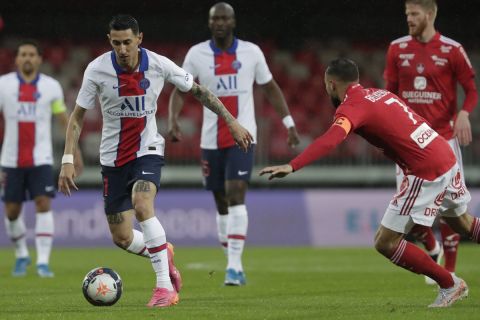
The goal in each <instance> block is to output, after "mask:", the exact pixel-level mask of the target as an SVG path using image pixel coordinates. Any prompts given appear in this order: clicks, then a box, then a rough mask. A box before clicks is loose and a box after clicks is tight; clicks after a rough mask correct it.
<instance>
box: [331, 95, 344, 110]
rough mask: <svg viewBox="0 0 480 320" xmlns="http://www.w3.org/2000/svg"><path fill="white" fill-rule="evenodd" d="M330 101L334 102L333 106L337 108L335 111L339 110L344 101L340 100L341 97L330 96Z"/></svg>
mask: <svg viewBox="0 0 480 320" xmlns="http://www.w3.org/2000/svg"><path fill="white" fill-rule="evenodd" d="M330 101H332V104H333V106H334V107H335V109H337V108H338V106H339V105H340V104H342V101H341V100H340V98H339V97H335V96H330Z"/></svg>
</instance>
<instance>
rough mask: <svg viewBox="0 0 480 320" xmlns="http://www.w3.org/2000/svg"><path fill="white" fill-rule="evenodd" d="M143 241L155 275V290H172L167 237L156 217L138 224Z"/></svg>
mask: <svg viewBox="0 0 480 320" xmlns="http://www.w3.org/2000/svg"><path fill="white" fill-rule="evenodd" d="M140 227H142V230H143V239H144V241H145V245H146V247H147V250H148V252H149V254H150V261H151V262H152V267H153V270H154V271H155V274H156V275H157V288H167V289H168V290H173V286H172V282H171V281H170V275H169V270H168V256H167V237H166V236H165V230H163V227H162V225H161V224H160V221H158V219H157V217H152V218H150V219H147V220H145V221H142V222H140Z"/></svg>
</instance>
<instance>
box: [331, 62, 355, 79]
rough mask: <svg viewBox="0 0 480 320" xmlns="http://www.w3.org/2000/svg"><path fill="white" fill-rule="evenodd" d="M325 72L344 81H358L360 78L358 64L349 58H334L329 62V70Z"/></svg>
mask: <svg viewBox="0 0 480 320" xmlns="http://www.w3.org/2000/svg"><path fill="white" fill-rule="evenodd" d="M325 72H326V73H327V74H328V75H330V76H334V77H336V78H338V80H340V81H344V82H353V81H358V78H359V73H358V67H357V64H356V63H355V62H353V61H352V60H350V59H347V58H337V59H335V60H333V61H332V62H330V63H329V65H328V67H327V71H325Z"/></svg>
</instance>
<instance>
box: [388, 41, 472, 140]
mask: <svg viewBox="0 0 480 320" xmlns="http://www.w3.org/2000/svg"><path fill="white" fill-rule="evenodd" d="M474 76H475V73H474V70H473V68H472V65H471V63H470V61H469V59H468V57H467V54H466V53H465V50H464V49H463V47H462V46H461V44H460V43H458V42H456V41H454V40H452V39H449V38H447V37H445V36H442V35H440V33H438V32H437V33H436V34H435V36H434V37H433V38H432V39H431V40H430V41H429V42H427V43H423V42H419V41H418V40H416V39H415V38H413V37H412V36H405V37H402V38H399V39H397V40H395V41H393V42H392V43H391V44H390V47H389V49H388V53H387V62H386V67H385V72H384V78H385V80H386V82H387V86H386V88H387V90H389V91H392V92H393V93H395V94H398V96H399V97H401V98H402V99H403V101H405V102H406V103H407V105H408V106H409V107H411V108H412V109H413V110H414V111H415V112H416V113H418V114H419V115H420V116H422V117H423V118H425V119H426V120H427V121H428V122H430V123H431V125H432V128H433V129H435V130H436V131H437V132H438V133H439V134H441V135H442V136H443V137H444V138H446V139H451V138H452V134H453V129H452V120H453V119H454V118H455V115H456V113H457V81H458V82H459V83H460V84H461V85H462V87H463V88H464V90H465V93H466V96H465V101H464V104H463V109H464V110H466V111H468V112H471V111H472V110H473V108H474V107H475V105H476V104H477V100H478V97H477V92H476V89H475V82H474Z"/></svg>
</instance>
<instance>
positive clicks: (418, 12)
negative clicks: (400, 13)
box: [384, 0, 478, 284]
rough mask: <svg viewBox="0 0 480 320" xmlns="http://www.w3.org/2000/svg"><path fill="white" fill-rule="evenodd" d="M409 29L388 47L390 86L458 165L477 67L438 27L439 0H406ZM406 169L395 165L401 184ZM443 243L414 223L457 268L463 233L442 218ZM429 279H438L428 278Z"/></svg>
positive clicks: (436, 255) (435, 253)
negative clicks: (441, 140)
mask: <svg viewBox="0 0 480 320" xmlns="http://www.w3.org/2000/svg"><path fill="white" fill-rule="evenodd" d="M405 9H406V11H405V13H406V16H407V23H408V30H409V35H408V36H405V37H402V38H399V39H397V40H394V41H393V42H392V43H391V44H390V47H389V49H388V53H387V63H386V67H385V72H384V78H385V80H386V89H387V90H389V91H391V92H393V93H395V94H398V96H399V97H401V98H402V99H403V101H405V102H406V103H407V104H408V106H409V107H411V108H412V109H413V110H414V111H415V112H416V113H418V114H419V115H421V116H422V117H424V118H425V119H426V120H427V121H428V122H429V123H430V124H431V125H432V128H433V129H434V130H435V131H437V132H438V133H439V134H440V135H441V136H442V137H444V138H445V139H446V140H447V141H448V142H449V144H450V146H451V148H452V150H453V152H454V154H455V156H456V158H457V163H458V165H459V166H460V173H461V178H462V181H464V173H463V167H462V153H461V150H460V146H459V145H464V146H466V145H468V144H469V143H470V142H471V140H472V131H471V128H470V120H469V118H468V116H469V114H470V112H472V110H473V109H474V107H475V106H476V104H477V101H478V94H477V90H476V88H475V81H474V70H473V68H472V65H471V63H470V61H469V59H468V57H467V54H466V53H465V50H464V49H463V47H462V46H461V45H460V44H459V43H458V42H456V41H454V40H452V39H450V38H447V37H445V36H443V35H441V34H440V33H439V32H437V31H436V30H435V27H434V22H435V17H436V13H437V4H436V1H435V0H406V1H405ZM457 81H458V82H459V83H460V85H461V86H462V87H463V90H464V91H465V99H464V101H463V106H462V109H461V110H460V111H459V112H458V113H457ZM403 179H404V176H403V173H402V171H401V170H399V169H398V168H397V189H400V186H401V184H402V180H403ZM440 231H441V236H442V245H443V248H442V245H440V244H439V243H438V242H437V240H436V239H435V236H434V234H433V232H432V229H431V228H428V227H425V226H420V225H418V226H416V227H414V228H413V229H412V234H413V235H414V237H415V238H417V239H418V240H420V241H421V242H422V243H423V244H424V246H425V248H426V250H427V251H428V253H429V255H430V256H431V257H432V259H434V260H436V261H439V260H440V259H441V256H442V254H443V252H444V253H445V268H447V270H449V271H450V272H452V273H453V272H455V262H456V257H457V248H458V242H459V240H460V235H458V234H457V233H455V232H454V231H453V230H452V229H451V228H450V227H449V226H448V224H446V223H445V222H444V221H443V220H440ZM426 281H427V283H429V284H434V283H435V282H433V281H432V280H431V279H429V278H426Z"/></svg>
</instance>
